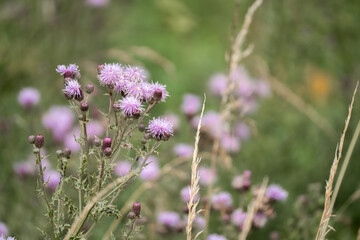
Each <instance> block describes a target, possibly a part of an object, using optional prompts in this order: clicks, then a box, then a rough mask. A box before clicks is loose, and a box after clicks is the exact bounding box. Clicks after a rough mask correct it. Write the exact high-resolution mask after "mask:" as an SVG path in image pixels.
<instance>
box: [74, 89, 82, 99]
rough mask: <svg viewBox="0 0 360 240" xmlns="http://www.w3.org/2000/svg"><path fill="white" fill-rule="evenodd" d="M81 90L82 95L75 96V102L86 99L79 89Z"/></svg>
mask: <svg viewBox="0 0 360 240" xmlns="http://www.w3.org/2000/svg"><path fill="white" fill-rule="evenodd" d="M79 90H80V94H78V95H75V100H77V101H79V102H81V101H82V100H83V99H84V93H83V91H82V90H81V89H79Z"/></svg>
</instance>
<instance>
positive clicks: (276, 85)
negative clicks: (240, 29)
mask: <svg viewBox="0 0 360 240" xmlns="http://www.w3.org/2000/svg"><path fill="white" fill-rule="evenodd" d="M259 62H260V64H258V66H259V71H260V73H261V74H262V77H263V78H264V79H265V80H267V81H268V82H269V83H270V85H271V88H272V89H274V91H275V92H276V93H277V94H278V95H279V96H281V97H282V98H284V99H285V100H286V101H287V102H289V103H290V104H291V105H293V106H294V107H295V108H297V109H298V110H299V111H300V112H302V113H303V114H305V115H306V116H307V117H308V118H309V119H310V120H311V121H312V122H313V123H315V124H316V125H317V126H318V127H319V128H320V129H321V130H323V131H324V133H325V134H326V135H328V136H329V137H330V138H333V137H335V136H336V131H335V129H334V127H333V126H332V125H331V124H330V123H329V121H328V120H327V119H326V118H324V117H323V116H321V115H320V114H319V113H318V112H317V111H316V110H315V109H314V108H313V107H312V106H311V105H309V104H307V103H306V102H305V101H304V100H303V99H302V98H301V97H300V96H298V95H297V94H296V93H294V92H293V91H292V90H291V89H289V88H288V87H286V86H285V85H284V84H283V83H282V82H280V81H279V80H278V79H276V78H274V77H272V76H271V75H270V74H269V70H268V66H267V65H266V63H265V62H264V61H262V60H261V61H259Z"/></svg>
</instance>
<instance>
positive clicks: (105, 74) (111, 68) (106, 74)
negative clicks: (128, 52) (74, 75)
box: [98, 63, 124, 87]
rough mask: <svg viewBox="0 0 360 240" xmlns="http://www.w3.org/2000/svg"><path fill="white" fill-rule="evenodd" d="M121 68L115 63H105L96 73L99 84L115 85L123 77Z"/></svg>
mask: <svg viewBox="0 0 360 240" xmlns="http://www.w3.org/2000/svg"><path fill="white" fill-rule="evenodd" d="M123 71H124V70H123V68H122V66H121V65H120V64H117V63H110V64H109V63H105V65H104V67H103V69H102V70H101V72H100V74H99V75H98V78H99V81H100V84H101V85H103V86H109V87H110V86H115V84H116V83H117V82H118V81H120V80H121V79H122V77H123Z"/></svg>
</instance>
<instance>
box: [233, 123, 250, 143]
mask: <svg viewBox="0 0 360 240" xmlns="http://www.w3.org/2000/svg"><path fill="white" fill-rule="evenodd" d="M235 134H236V136H237V137H239V138H240V139H241V140H248V139H249V138H250V136H251V129H250V127H249V126H248V125H247V124H245V123H238V124H236V125H235Z"/></svg>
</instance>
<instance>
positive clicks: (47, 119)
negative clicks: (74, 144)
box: [42, 106, 74, 141]
mask: <svg viewBox="0 0 360 240" xmlns="http://www.w3.org/2000/svg"><path fill="white" fill-rule="evenodd" d="M73 121H74V115H73V112H72V111H71V110H70V109H69V108H67V107H64V106H53V107H51V108H50V109H49V110H48V111H47V112H46V113H45V115H44V116H43V118H42V124H43V125H44V127H45V128H46V129H49V130H51V131H52V133H53V136H54V139H55V141H62V140H63V139H64V138H65V136H66V133H67V131H68V130H70V128H71V126H72V124H73Z"/></svg>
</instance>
